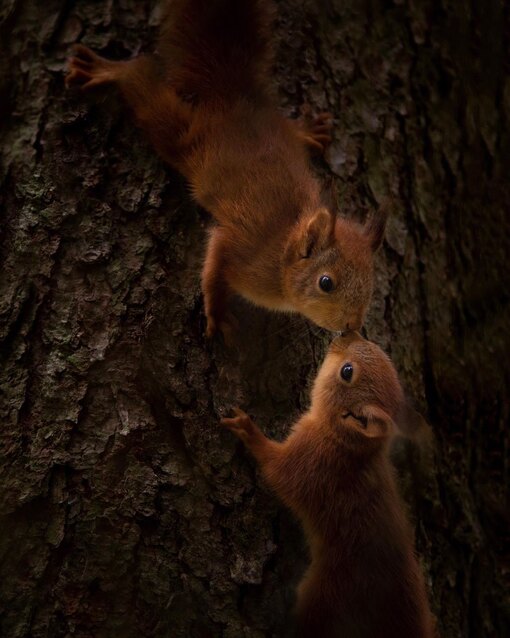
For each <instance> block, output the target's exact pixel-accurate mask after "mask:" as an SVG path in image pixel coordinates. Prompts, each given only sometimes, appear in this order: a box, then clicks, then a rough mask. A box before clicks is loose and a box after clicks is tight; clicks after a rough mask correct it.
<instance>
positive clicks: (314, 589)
mask: <svg viewBox="0 0 510 638" xmlns="http://www.w3.org/2000/svg"><path fill="white" fill-rule="evenodd" d="M346 365H347V366H348V367H347V368H346V370H347V372H349V366H350V367H351V372H352V374H351V376H350V378H349V375H348V374H347V373H346V371H344V374H345V375H346V378H349V380H347V381H346V380H345V379H343V378H342V370H343V369H344V367H345V366H346ZM404 402H405V399H404V394H403V391H402V388H401V386H400V383H399V380H398V377H397V374H396V371H395V369H394V367H393V365H392V364H391V361H390V360H389V358H388V357H387V356H386V355H385V354H384V353H383V352H382V351H381V350H380V349H379V348H378V347H377V346H376V345H375V344H373V343H370V342H368V341H366V340H365V339H363V338H362V337H361V336H360V335H359V334H357V333H350V334H349V335H347V336H345V337H341V338H337V339H335V341H334V342H333V343H332V345H331V347H330V350H329V352H328V354H327V356H326V358H325V360H324V363H323V365H322V367H321V369H320V371H319V373H318V375H317V377H316V380H315V383H314V386H313V389H312V396H311V406H310V409H309V410H308V412H307V413H306V414H304V415H303V416H302V417H301V418H300V419H299V421H298V422H297V423H296V424H294V426H293V427H292V429H291V432H290V434H289V436H288V437H287V438H286V439H285V440H284V441H283V442H282V443H278V442H276V441H271V440H269V439H267V438H266V437H265V436H264V434H263V433H262V432H261V431H260V429H259V428H258V427H257V425H255V423H253V421H252V420H251V419H250V417H248V416H247V415H246V414H245V413H243V412H241V411H240V410H237V411H236V416H235V417H234V418H230V419H223V420H222V425H224V426H225V427H227V428H229V429H230V430H232V431H233V432H234V433H235V434H236V435H237V436H239V438H240V439H241V440H242V441H243V442H244V443H245V445H246V446H247V448H248V449H249V450H250V451H251V453H252V454H253V456H254V457H255V459H256V461H257V462H258V464H259V465H260V468H261V470H262V474H263V476H264V478H265V480H266V481H267V483H268V484H269V485H270V486H271V487H272V488H273V490H274V491H275V492H276V494H277V495H278V496H279V497H280V499H281V500H282V501H283V502H284V503H285V504H286V505H287V506H288V507H289V508H290V509H291V510H292V511H293V512H294V513H295V514H296V515H297V516H298V518H299V519H300V520H301V522H302V524H303V528H304V530H305V533H306V537H307V540H308V544H309V547H310V554H311V563H310V566H309V568H308V570H307V572H306V573H305V575H304V577H303V579H302V580H301V583H300V585H299V587H298V596H297V605H296V610H295V612H296V613H295V618H296V624H297V628H298V635H300V636H302V637H306V638H308V637H310V638H316V637H317V636H321V638H347V637H348V638H373V637H374V636H377V637H378V638H435V637H436V636H437V634H436V633H434V632H435V629H434V622H433V618H432V615H431V612H430V609H429V605H428V601H427V593H426V588H425V583H424V578H423V575H422V573H421V570H420V567H419V564H418V561H417V559H416V556H415V552H414V541H413V533H412V529H411V526H410V524H409V522H408V520H407V516H406V512H405V507H404V504H403V502H402V500H401V498H400V496H399V493H398V489H397V485H396V480H395V476H394V470H393V468H392V465H391V462H390V459H389V446H390V443H391V440H392V437H393V436H394V434H395V433H397V432H398V431H400V430H405V423H403V422H402V415H403V414H405V412H406V411H405V410H404V408H403V403H404Z"/></svg>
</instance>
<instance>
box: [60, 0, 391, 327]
mask: <svg viewBox="0 0 510 638" xmlns="http://www.w3.org/2000/svg"><path fill="white" fill-rule="evenodd" d="M271 6H272V5H271V3H270V2H268V1H266V0H175V1H173V2H171V3H168V6H167V7H168V8H167V10H166V13H165V16H164V19H163V24H162V28H161V33H160V37H159V40H158V43H157V48H156V53H155V54H153V55H142V56H139V57H138V58H135V59H133V60H129V61H127V62H113V61H110V60H106V59H105V58H102V57H101V56H99V55H97V54H96V53H94V52H92V51H91V50H90V49H88V48H87V47H85V46H83V45H77V47H76V54H75V56H74V57H73V58H71V60H70V63H69V73H68V75H67V78H66V83H67V85H77V86H79V87H81V88H82V89H85V90H88V89H93V88H95V87H98V86H102V85H107V84H110V85H114V86H116V87H117V89H118V90H119V91H120V93H121V95H122V96H123V98H124V100H125V102H126V103H127V105H128V106H129V108H130V110H131V111H132V113H133V115H134V118H135V120H136V122H137V123H138V125H139V126H140V127H141V128H142V129H143V130H144V131H145V132H146V134H147V136H148V138H149V139H150V141H151V142H152V144H153V146H154V147H155V149H156V150H157V152H158V153H159V154H160V155H161V157H162V158H163V159H164V160H165V161H166V162H167V163H169V164H170V165H171V166H173V167H174V168H176V169H177V170H178V171H180V172H181V173H182V174H183V175H184V176H185V177H186V178H187V179H188V181H189V183H190V187H191V192H192V194H193V196H194V197H195V199H196V200H197V201H198V202H199V203H200V204H201V205H202V206H203V207H204V208H206V209H207V210H208V211H209V212H210V213H211V214H212V216H213V217H214V218H215V220H216V223H217V226H215V227H214V228H213V230H212V232H211V236H210V240H209V243H208V247H207V251H206V257H205V263H204V269H203V273H202V287H203V293H204V304H205V312H206V316H207V321H208V327H207V334H208V335H209V336H212V334H214V332H215V330H216V329H220V330H222V331H223V330H224V329H227V328H228V323H229V319H228V306H229V298H230V296H231V294H232V293H233V292H238V293H240V294H241V295H243V296H245V297H247V298H248V299H250V300H251V301H252V302H254V303H256V304H257V305H261V306H264V307H267V308H270V309H273V310H285V311H292V312H298V313H301V314H303V315H304V316H306V317H307V318H308V319H310V320H311V321H313V322H314V323H316V324H318V325H320V326H321V327H323V328H326V329H328V330H333V331H346V330H350V329H357V328H359V327H360V326H361V324H362V322H363V319H364V316H365V313H366V311H367V308H368V305H369V302H370V298H371V294H372V285H373V284H372V282H373V260H374V253H375V251H376V250H377V249H378V248H379V246H380V244H381V242H382V240H383V234H384V226H385V221H386V217H385V214H381V215H378V216H376V217H373V218H372V219H371V220H369V221H368V222H367V223H366V224H365V225H360V224H358V223H357V222H354V221H351V220H348V219H342V218H340V217H338V216H337V215H336V213H335V212H333V211H330V210H329V209H328V208H327V207H326V206H324V204H323V203H322V201H321V189H320V186H319V183H318V181H317V180H316V179H315V177H314V176H313V174H312V171H311V167H310V165H309V158H308V151H309V149H310V148H314V149H315V150H320V151H322V152H323V151H324V149H325V147H326V146H327V144H328V143H329V142H330V141H331V137H330V129H331V126H332V122H331V118H330V116H329V114H327V113H326V114H322V115H319V116H318V117H317V118H315V119H312V120H311V121H306V122H297V121H291V120H287V119H285V118H284V117H282V116H281V115H280V114H279V113H278V110H277V108H276V106H275V103H274V100H273V97H272V91H271V90H270V83H269V80H268V78H269V69H270V66H271V60H272V55H271V46H270V43H269V40H270V37H269V36H270V24H271V15H272V10H271ZM309 119H310V118H309Z"/></svg>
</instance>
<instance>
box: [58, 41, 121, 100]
mask: <svg viewBox="0 0 510 638" xmlns="http://www.w3.org/2000/svg"><path fill="white" fill-rule="evenodd" d="M74 53H75V55H74V56H73V57H72V58H71V59H70V60H69V72H68V73H67V76H66V80H65V82H66V86H67V87H70V86H80V87H81V88H82V89H85V90H88V89H91V88H94V87H96V86H101V85H104V84H112V83H115V82H117V81H118V80H119V79H120V78H121V76H122V72H123V69H124V67H125V64H126V63H125V62H113V61H112V60H107V59H106V58H103V57H101V56H100V55H97V53H94V51H92V49H89V48H88V47H86V46H84V45H83V44H77V45H75V47H74Z"/></svg>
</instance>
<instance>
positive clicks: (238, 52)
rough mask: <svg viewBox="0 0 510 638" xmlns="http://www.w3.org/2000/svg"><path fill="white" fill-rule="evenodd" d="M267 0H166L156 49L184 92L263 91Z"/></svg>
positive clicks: (227, 94) (202, 96)
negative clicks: (166, 3)
mask: <svg viewBox="0 0 510 638" xmlns="http://www.w3.org/2000/svg"><path fill="white" fill-rule="evenodd" d="M272 16H273V10H272V2H271V1H270V0H169V1H168V5H167V8H166V11H165V15H164V19H163V26H162V29H161V34H160V38H159V41H158V47H157V51H156V53H157V54H158V55H159V56H160V58H161V59H162V60H163V62H164V64H165V74H166V77H167V80H168V81H169V82H170V83H171V84H172V86H173V87H175V89H176V90H177V91H178V92H179V93H182V94H184V95H189V96H190V98H195V97H196V98H197V99H198V100H201V101H202V100H214V99H215V98H216V99H217V98H219V99H221V100H222V101H229V99H236V98H238V97H241V96H244V97H247V98H249V99H255V100H261V99H264V98H265V97H266V96H267V93H268V90H267V84H268V83H267V79H266V76H267V72H268V67H269V66H270V64H271V59H272V56H271V47H270V45H269V31H270V26H271V22H272Z"/></svg>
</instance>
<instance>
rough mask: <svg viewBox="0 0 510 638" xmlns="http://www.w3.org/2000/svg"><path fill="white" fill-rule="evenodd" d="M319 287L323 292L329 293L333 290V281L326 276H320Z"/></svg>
mask: <svg viewBox="0 0 510 638" xmlns="http://www.w3.org/2000/svg"><path fill="white" fill-rule="evenodd" d="M319 287H320V289H321V290H323V291H324V292H331V291H332V290H333V280H332V279H331V277H328V276H327V275H322V277H321V278H320V279H319Z"/></svg>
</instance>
